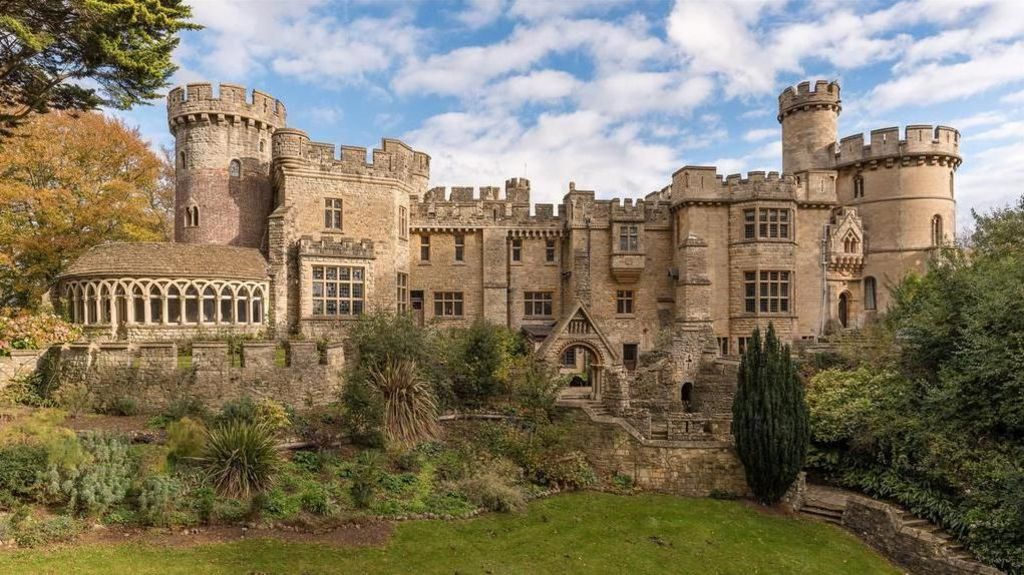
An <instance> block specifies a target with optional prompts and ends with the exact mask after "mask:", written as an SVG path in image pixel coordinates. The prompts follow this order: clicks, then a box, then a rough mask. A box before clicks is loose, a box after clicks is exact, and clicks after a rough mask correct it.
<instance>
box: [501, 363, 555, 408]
mask: <svg viewBox="0 0 1024 575" xmlns="http://www.w3.org/2000/svg"><path fill="white" fill-rule="evenodd" d="M508 378H509V386H510V387H511V391H512V400H513V402H514V403H515V404H516V406H517V407H518V408H519V409H520V410H521V411H522V412H523V414H524V415H525V416H526V417H527V418H528V419H530V420H533V421H536V422H545V421H549V420H550V419H551V414H552V413H554V411H555V402H556V401H557V400H558V391H559V390H560V389H561V388H562V387H563V381H562V378H561V377H560V376H559V375H558V369H557V368H556V367H554V366H553V365H549V364H547V363H544V362H542V361H540V360H538V359H537V358H536V357H534V356H533V355H524V356H519V357H516V358H515V359H514V360H513V361H512V363H511V366H510V368H509V375H508Z"/></svg>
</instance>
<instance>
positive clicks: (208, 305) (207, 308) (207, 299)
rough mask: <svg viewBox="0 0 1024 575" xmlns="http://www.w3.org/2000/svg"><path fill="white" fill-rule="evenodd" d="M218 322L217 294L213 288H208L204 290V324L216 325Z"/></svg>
mask: <svg viewBox="0 0 1024 575" xmlns="http://www.w3.org/2000/svg"><path fill="white" fill-rule="evenodd" d="M215 321H217V292H215V291H213V287H212V286H206V289H204V290H203V323H214V322H215Z"/></svg>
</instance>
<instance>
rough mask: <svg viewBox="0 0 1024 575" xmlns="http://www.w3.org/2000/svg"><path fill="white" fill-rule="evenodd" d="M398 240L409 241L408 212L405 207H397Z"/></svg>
mask: <svg viewBox="0 0 1024 575" xmlns="http://www.w3.org/2000/svg"><path fill="white" fill-rule="evenodd" d="M398 239H400V240H408V239H409V210H408V209H406V207H405V206H398Z"/></svg>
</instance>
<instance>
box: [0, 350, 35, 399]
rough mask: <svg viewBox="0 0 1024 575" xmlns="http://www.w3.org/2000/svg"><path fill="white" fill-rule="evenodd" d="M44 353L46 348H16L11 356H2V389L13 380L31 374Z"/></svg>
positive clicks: (0, 369) (0, 378)
mask: <svg viewBox="0 0 1024 575" xmlns="http://www.w3.org/2000/svg"><path fill="white" fill-rule="evenodd" d="M44 355H46V350H45V349H43V350H39V349H14V350H11V355H10V356H9V357H0V391H3V389H4V388H5V387H7V385H8V384H9V383H11V382H12V381H14V380H16V379H19V378H22V377H26V376H29V375H31V374H32V373H33V372H34V371H35V370H36V368H37V367H38V366H39V362H40V361H41V360H42V358H43V356H44Z"/></svg>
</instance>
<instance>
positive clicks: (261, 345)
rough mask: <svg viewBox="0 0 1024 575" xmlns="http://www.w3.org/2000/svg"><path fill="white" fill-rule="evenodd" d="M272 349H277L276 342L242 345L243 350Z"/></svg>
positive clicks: (254, 342)
mask: <svg viewBox="0 0 1024 575" xmlns="http://www.w3.org/2000/svg"><path fill="white" fill-rule="evenodd" d="M271 347H277V342H276V341H246V342H243V343H242V348H243V349H245V348H255V349H267V348H271Z"/></svg>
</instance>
